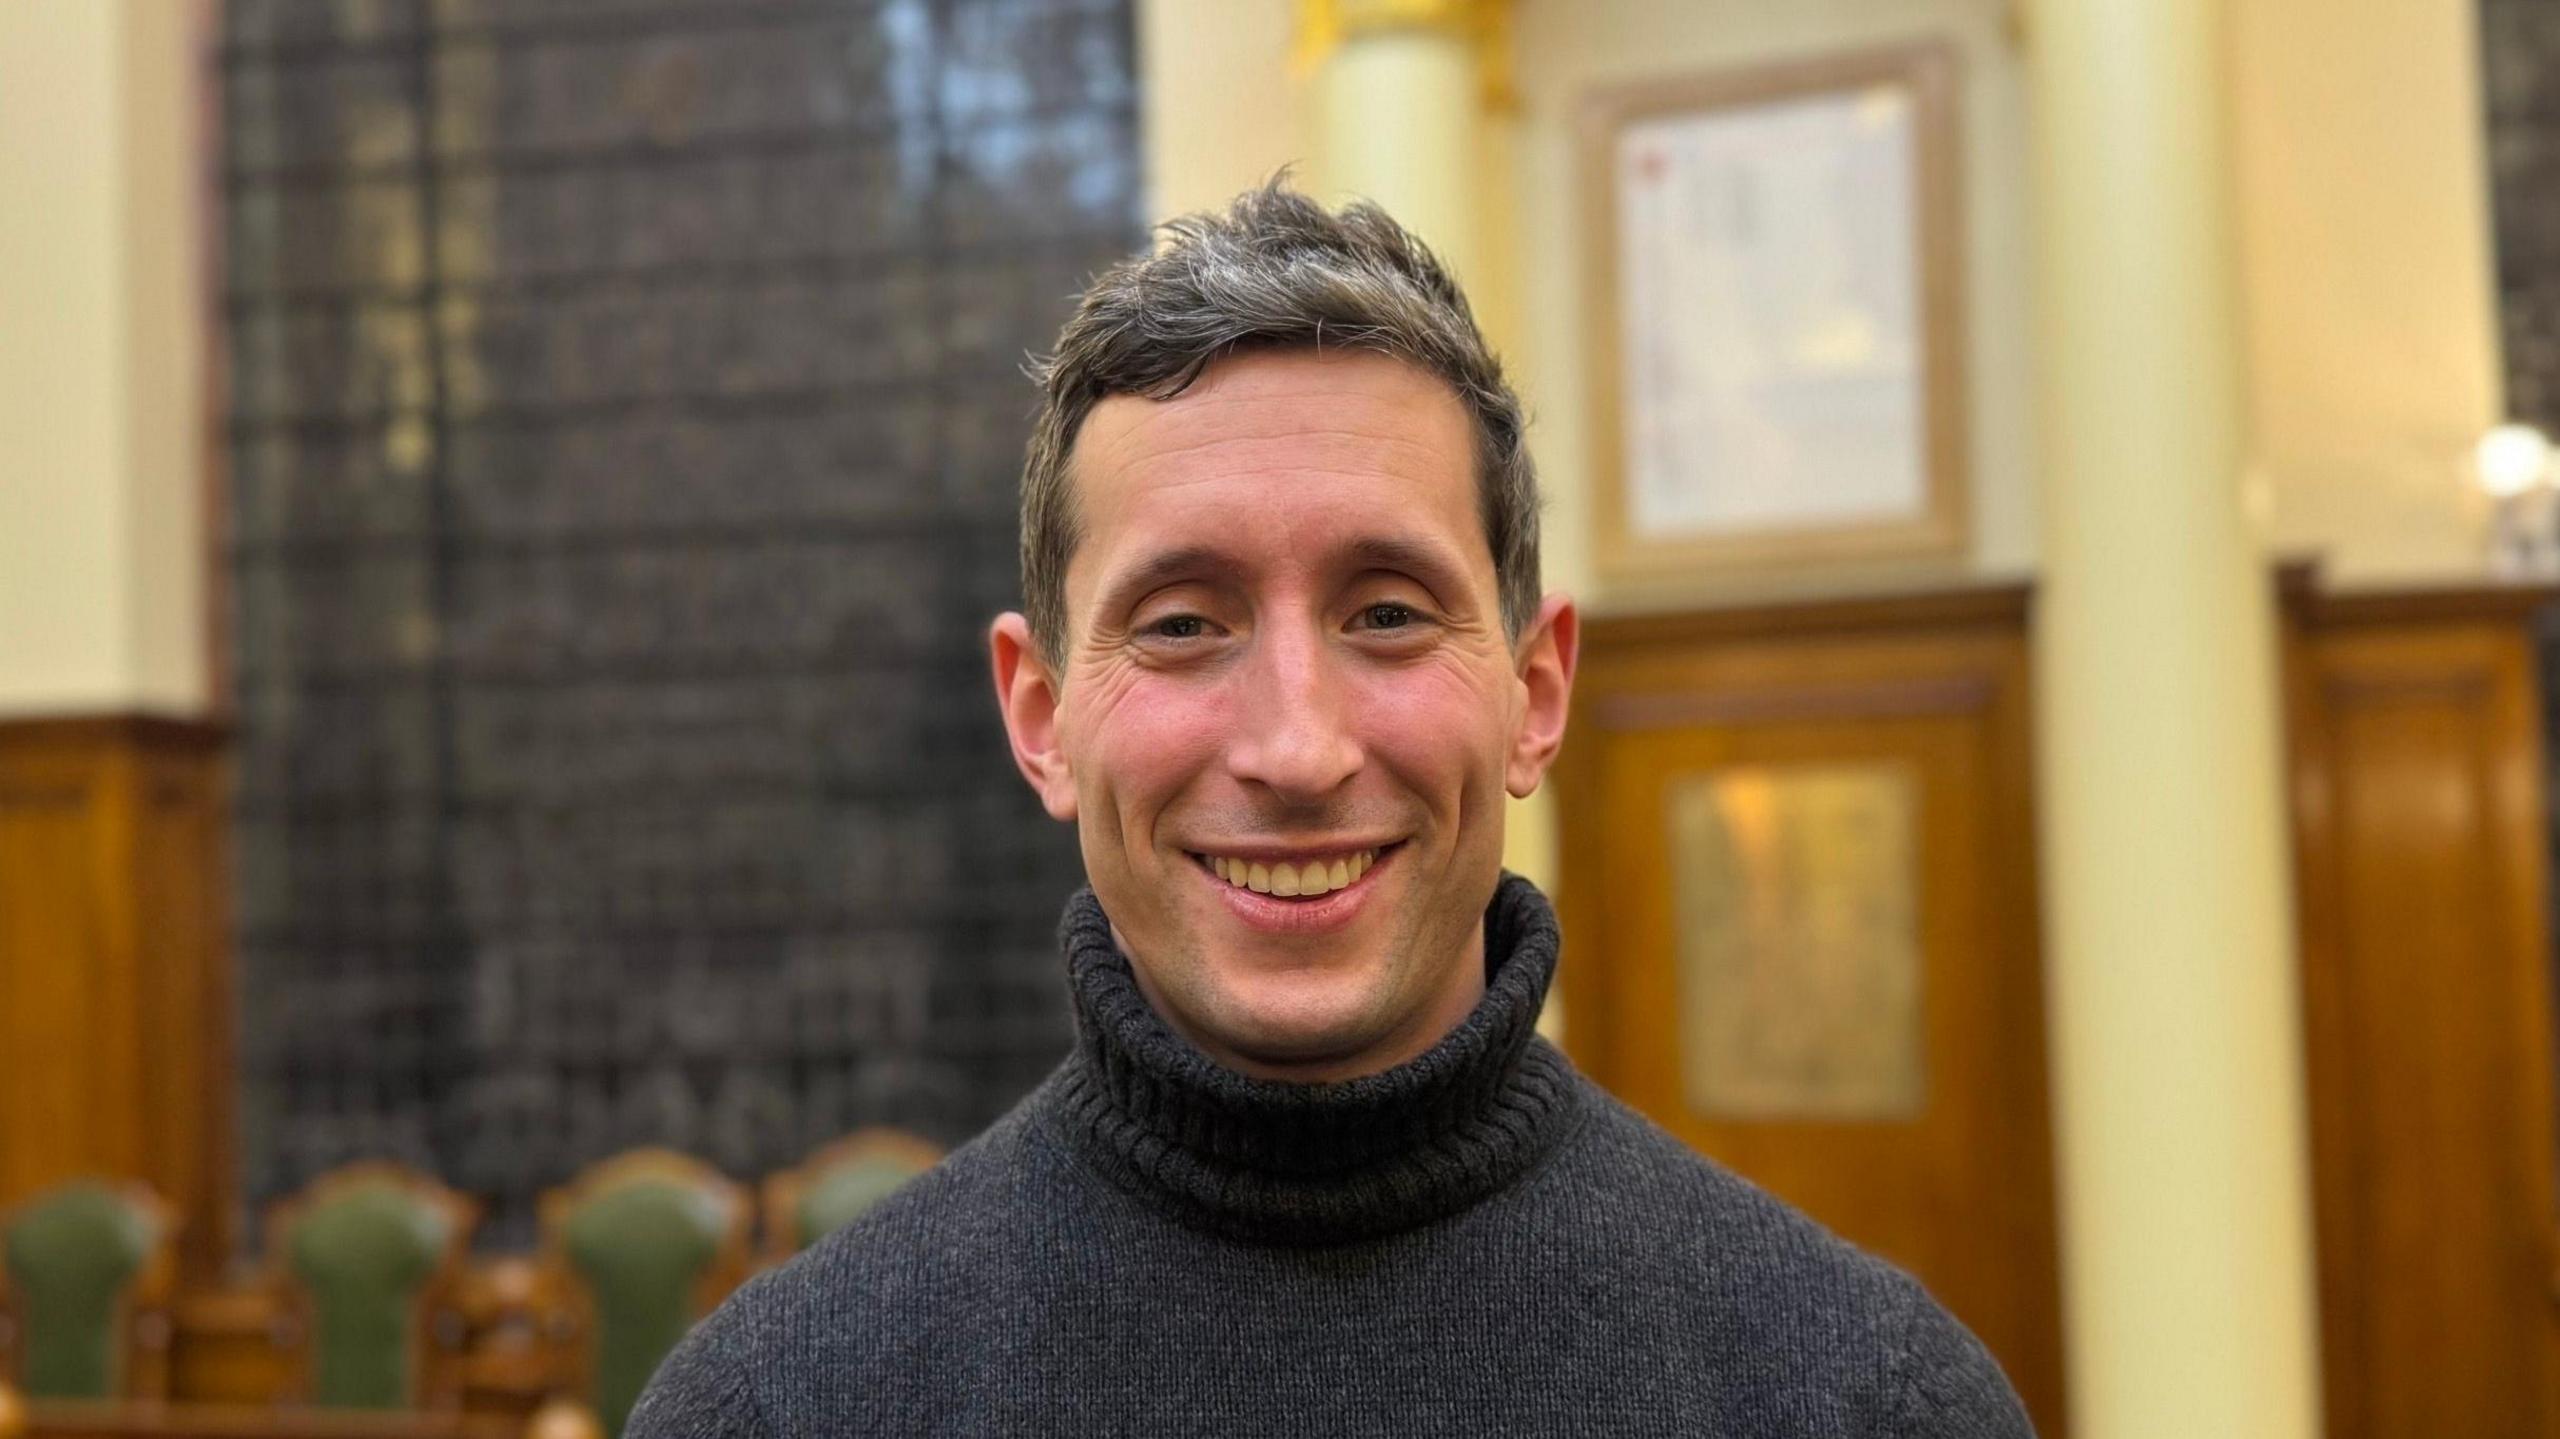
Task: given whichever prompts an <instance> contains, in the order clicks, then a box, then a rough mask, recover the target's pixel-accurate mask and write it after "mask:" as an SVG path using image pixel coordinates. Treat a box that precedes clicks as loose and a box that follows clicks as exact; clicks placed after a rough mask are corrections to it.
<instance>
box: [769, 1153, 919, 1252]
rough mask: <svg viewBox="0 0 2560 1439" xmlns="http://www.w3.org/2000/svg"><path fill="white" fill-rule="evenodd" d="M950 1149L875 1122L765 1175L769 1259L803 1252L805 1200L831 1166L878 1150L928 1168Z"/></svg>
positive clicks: (849, 1161)
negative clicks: (802, 1210)
mask: <svg viewBox="0 0 2560 1439" xmlns="http://www.w3.org/2000/svg"><path fill="white" fill-rule="evenodd" d="M949 1152H950V1151H949V1150H947V1149H945V1148H943V1147H942V1146H941V1145H939V1144H936V1143H934V1142H933V1141H931V1140H929V1139H926V1138H923V1137H922V1136H920V1135H914V1134H909V1133H908V1132H907V1131H905V1130H903V1129H891V1128H888V1127H887V1126H885V1125H873V1126H871V1127H869V1128H865V1129H857V1130H855V1131H854V1132H853V1133H851V1134H848V1135H845V1136H844V1137H843V1138H841V1139H835V1140H831V1141H829V1142H828V1143H826V1144H825V1145H823V1146H821V1147H819V1148H818V1149H816V1150H815V1151H813V1152H811V1153H810V1155H809V1156H808V1157H807V1158H805V1159H803V1160H801V1161H800V1162H799V1163H798V1164H796V1165H793V1166H792V1167H791V1168H789V1169H784V1170H779V1171H777V1172H775V1173H773V1174H769V1175H767V1176H765V1181H764V1256H763V1257H764V1262H765V1263H766V1264H768V1265H773V1264H780V1263H781V1262H783V1261H784V1260H786V1259H789V1258H790V1257H791V1256H793V1255H795V1254H797V1253H799V1252H800V1250H801V1247H802V1246H801V1244H800V1242H799V1238H800V1236H799V1230H800V1224H799V1219H798V1211H799V1208H800V1201H801V1199H802V1197H803V1196H805V1195H806V1194H808V1192H809V1190H810V1189H811V1188H812V1187H813V1186H815V1185H816V1184H817V1183H818V1182H819V1181H821V1180H823V1179H824V1178H825V1177H826V1176H827V1173H828V1172H829V1171H830V1170H833V1169H835V1168H837V1167H839V1166H841V1165H846V1164H853V1163H857V1162H859V1161H861V1160H864V1159H869V1158H871V1157H873V1156H875V1155H879V1156H885V1157H888V1158H891V1159H902V1160H907V1161H909V1162H912V1163H913V1164H915V1165H916V1167H917V1168H918V1169H919V1170H924V1169H930V1168H932V1167H933V1166H934V1165H936V1164H939V1163H941V1162H942V1158H943V1156H944V1155H946V1154H948V1153H949Z"/></svg>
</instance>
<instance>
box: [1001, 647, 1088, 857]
mask: <svg viewBox="0 0 2560 1439" xmlns="http://www.w3.org/2000/svg"><path fill="white" fill-rule="evenodd" d="M987 654H988V658H990V659H991V660H992V661H994V664H995V680H996V708H997V709H998V710H999V711H1001V712H1002V713H1003V715H1004V732H1005V737H1006V738H1007V739H1009V740H1011V741H1012V742H1013V763H1014V766H1015V767H1016V768H1018V769H1020V770H1021V771H1022V777H1023V778H1024V779H1026V780H1029V781H1030V782H1031V791H1032V793H1034V794H1036V795H1038V796H1040V805H1041V807H1042V808H1043V809H1046V810H1047V811H1049V817H1050V818H1051V819H1057V820H1069V821H1072V820H1073V819H1074V818H1075V817H1076V778H1075V774H1074V771H1073V770H1072V769H1070V768H1069V766H1068V764H1067V753H1066V751H1065V750H1063V749H1061V748H1059V746H1058V682H1057V680H1056V679H1055V678H1054V677H1052V676H1051V675H1050V673H1049V666H1048V662H1047V661H1045V660H1043V659H1042V658H1041V657H1040V647H1039V646H1038V645H1037V644H1035V643H1033V641H1032V638H1031V622H1030V621H1029V620H1027V619H1024V618H1023V617H1022V615H1021V614H1020V613H1018V612H1016V611H1013V610H1007V611H1006V612H1004V613H1003V614H1001V615H998V616H996V622H995V624H993V625H992V626H990V627H989V628H988V630H987Z"/></svg>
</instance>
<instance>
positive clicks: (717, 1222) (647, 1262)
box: [542, 1149, 753, 1434]
mask: <svg viewBox="0 0 2560 1439" xmlns="http://www.w3.org/2000/svg"><path fill="white" fill-rule="evenodd" d="M752 1221H753V1206H752V1205H751V1204H750V1203H749V1201H748V1197H747V1191H746V1190H745V1189H744V1188H743V1187H741V1186H740V1185H738V1184H735V1183H733V1182H731V1181H730V1180H729V1179H728V1178H727V1177H726V1176H724V1175H723V1174H721V1173H720V1172H719V1171H718V1170H716V1169H714V1168H712V1167H711V1166H710V1165H708V1164H705V1163H703V1162H702V1161H701V1160H698V1159H695V1158H692V1157H691V1156H689V1155H683V1154H678V1153H676V1152H674V1151H673V1150H666V1149H640V1150H634V1151H632V1152H630V1153H627V1154H623V1155H619V1156H617V1157H615V1158H613V1159H608V1160H606V1161H604V1162H603V1163H601V1164H598V1165H596V1166H594V1167H593V1168H591V1169H589V1170H587V1171H586V1172H585V1173H584V1174H581V1175H580V1176H579V1177H578V1178H577V1179H575V1180H573V1181H571V1182H570V1183H569V1185H567V1186H566V1187H565V1188H562V1189H557V1190H554V1191H552V1192H551V1193H549V1194H546V1195H544V1196H543V1201H542V1228H543V1235H544V1243H545V1247H546V1249H547V1250H549V1252H550V1253H551V1254H552V1255H553V1257H554V1258H555V1259H556V1261H557V1262H558V1263H559V1264H560V1265H561V1266H562V1267H563V1268H564V1269H565V1270H566V1271H567V1273H568V1274H569V1275H570V1277H571V1279H572V1281H573V1283H572V1287H573V1289H574V1290H575V1291H576V1292H577V1293H578V1294H579V1295H580V1297H581V1299H582V1301H583V1303H584V1306H585V1308H586V1327H587V1332H588V1333H589V1335H590V1336H591V1338H590V1341H589V1344H588V1348H587V1356H586V1357H587V1376H588V1382H587V1386H586V1387H587V1392H588V1395H589V1398H590V1399H591V1400H592V1402H593V1404H594V1407H595V1412H596V1416H597V1418H598V1419H600V1420H601V1421H602V1422H603V1424H604V1429H605V1432H606V1433H607V1434H620V1433H621V1432H622V1425H623V1421H624V1420H626V1419H628V1418H629V1417H630V1414H631V1406H632V1404H633V1403H634V1402H635V1401H637V1400H638V1399H639V1397H640V1391H641V1390H642V1389H643V1388H645V1387H647V1385H648V1382H649V1376H650V1375H652V1374H654V1373H656V1372H657V1368H658V1361H660V1360H661V1359H664V1358H665V1357H666V1355H667V1351H668V1350H670V1349H673V1348H674V1347H675V1345H676V1341H677V1340H679V1339H682V1338H683V1337H684V1333H685V1331H686V1330H687V1329H689V1328H691V1327H692V1326H693V1322H694V1321H695V1320H696V1319H699V1318H701V1317H702V1316H703V1315H704V1314H705V1313H708V1312H709V1311H710V1310H711V1308H712V1307H713V1306H715V1305H717V1304H718V1303H719V1302H720V1301H721V1300H722V1299H723V1298H725V1297H727V1295H728V1293H729V1291H730V1290H731V1289H733V1288H735V1287H737V1284H738V1281H739V1280H740V1279H741V1278H743V1277H744V1275H745V1272H746V1265H747V1234H748V1228H749V1226H750V1224H751V1223H752Z"/></svg>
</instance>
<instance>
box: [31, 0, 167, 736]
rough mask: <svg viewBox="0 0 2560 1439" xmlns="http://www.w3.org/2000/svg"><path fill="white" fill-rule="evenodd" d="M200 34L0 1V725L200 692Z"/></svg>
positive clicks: (65, 2) (122, 7) (158, 705)
mask: <svg viewBox="0 0 2560 1439" xmlns="http://www.w3.org/2000/svg"><path fill="white" fill-rule="evenodd" d="M207 23H208V12H207V11H206V10H205V8H204V7H203V6H202V5H201V4H199V3H194V0H188V3H174V0H173V3H156V4H155V3H147V0H114V3H101V0H8V3H0V197H5V198H0V717H15V716H20V715H29V714H48V713H82V712H121V711H128V710H150V711H157V712H161V713H175V714H191V713H196V712H199V711H201V710H202V709H203V708H204V707H205V705H206V702H207V694H206V689H207V679H206V673H205V671H206V663H205V661H206V635H205V628H204V611H205V604H204V563H205V561H204V555H205V550H206V545H205V542H204V519H203V516H202V509H203V505H202V489H203V475H204V469H203V462H204V447H205V445H206V444H207V443H208V436H207V433H206V430H205V414H204V411H205V406H204V378H203V376H204V368H203V356H204V350H205V346H206V343H207V340H206V329H205V311H206V308H207V302H206V299H205V292H204V285H205V280H204V277H203V275H202V270H203V267H204V266H205V264H206V259H205V250H204V246H203V223H204V216H205V212H206V197H205V196H204V195H203V194H202V193H200V187H201V186H202V184H203V179H202V177H203V175H204V173H205V166H206V161H205V159H204V157H203V155H202V153H201V152H200V149H199V146H200V144H201V130H200V127H201V114H202V106H201V101H202V99H203V93H204V92H203V86H204V85H205V84H206V83H209V82H207V81H206V80H205V79H204V70H205V67H206V64H207V60H206V54H205V34H206V30H205V27H206V25H207Z"/></svg>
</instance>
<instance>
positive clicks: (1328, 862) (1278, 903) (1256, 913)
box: [1191, 840, 1404, 934]
mask: <svg viewBox="0 0 2560 1439" xmlns="http://www.w3.org/2000/svg"><path fill="white" fill-rule="evenodd" d="M1403 848H1404V842H1403V841H1402V840H1398V841H1396V842H1395V843H1393V844H1384V845H1373V846H1370V847H1367V848H1364V849H1350V850H1339V851H1331V852H1326V853H1305V852H1301V853H1299V854H1297V855H1296V856H1294V857H1292V856H1283V855H1276V854H1274V855H1254V856H1247V855H1217V854H1202V853H1199V852H1196V851H1194V852H1192V853H1191V859H1192V862H1193V864H1194V865H1195V866H1196V867H1197V868H1198V869H1199V871H1200V874H1201V877H1202V878H1203V879H1204V880H1206V881H1207V882H1208V883H1210V884H1212V885H1214V886H1216V887H1217V890H1218V895H1219V897H1220V898H1221V899H1223V900H1225V901H1226V904H1227V907H1228V909H1229V910H1230V911H1231V912H1233V913H1234V914H1235V915H1236V917H1237V918H1239V919H1241V920H1243V921H1244V922H1245V923H1246V924H1248V925H1250V926H1252V927H1253V928H1255V929H1260V930H1266V931H1269V932H1272V933H1275V934H1313V933H1321V932H1323V931H1326V930H1330V929H1334V928H1337V927H1339V926H1341V925H1344V924H1348V923H1349V922H1350V921H1351V918H1352V917H1353V916H1354V915H1356V914H1358V913H1359V912H1360V910H1361V909H1362V908H1363V907H1364V906H1365V905H1366V904H1367V902H1368V899H1369V895H1370V892H1371V891H1372V890H1373V889H1375V888H1376V880H1375V879H1374V876H1375V875H1376V874H1377V872H1378V871H1379V869H1380V868H1382V867H1384V866H1387V865H1390V864H1392V863H1393V862H1394V861H1395V857H1396V855H1397V854H1398V853H1399V852H1401V851H1402V850H1403Z"/></svg>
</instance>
